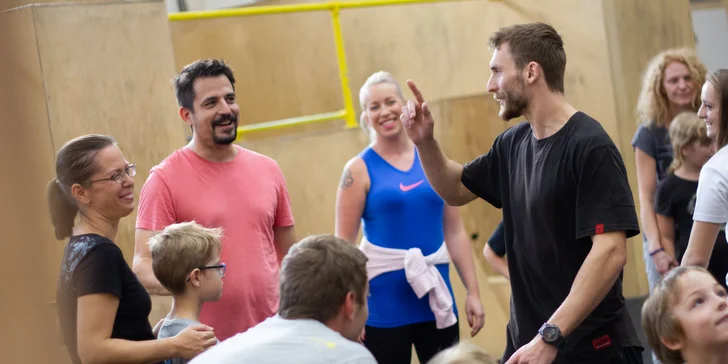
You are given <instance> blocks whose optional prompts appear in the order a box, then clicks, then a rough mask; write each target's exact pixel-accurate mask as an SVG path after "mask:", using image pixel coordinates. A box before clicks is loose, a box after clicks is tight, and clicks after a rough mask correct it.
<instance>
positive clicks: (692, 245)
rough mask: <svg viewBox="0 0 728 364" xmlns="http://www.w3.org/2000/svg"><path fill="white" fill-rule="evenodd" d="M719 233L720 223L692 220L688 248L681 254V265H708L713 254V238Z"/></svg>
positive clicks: (704, 266)
mask: <svg viewBox="0 0 728 364" xmlns="http://www.w3.org/2000/svg"><path fill="white" fill-rule="evenodd" d="M719 233H720V224H715V223H712V222H703V221H694V222H693V229H692V230H691V231H690V241H688V249H687V250H685V255H683V258H682V263H681V264H680V265H682V266H688V265H698V266H701V267H703V268H707V267H708V262H709V261H710V256H711V254H713V246H714V245H715V239H716V238H718V234H719Z"/></svg>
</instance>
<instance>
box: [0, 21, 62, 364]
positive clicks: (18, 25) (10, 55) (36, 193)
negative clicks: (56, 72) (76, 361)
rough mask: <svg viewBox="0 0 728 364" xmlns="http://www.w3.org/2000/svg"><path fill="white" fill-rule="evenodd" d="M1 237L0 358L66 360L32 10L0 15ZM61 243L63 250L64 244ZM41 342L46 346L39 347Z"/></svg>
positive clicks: (49, 156)
mask: <svg viewBox="0 0 728 364" xmlns="http://www.w3.org/2000/svg"><path fill="white" fill-rule="evenodd" d="M0 48H2V49H5V50H12V51H11V52H6V53H5V54H4V56H3V57H2V59H0V85H2V88H0V114H1V115H3V117H2V118H0V120H1V121H0V122H1V123H2V130H3V132H2V134H1V135H0V148H1V150H2V152H0V169H1V170H2V171H3V173H2V178H1V179H0V180H1V181H2V184H1V185H0V187H2V188H0V201H2V202H3V207H2V209H0V228H1V229H2V232H3V238H2V239H1V240H0V241H1V243H0V244H2V251H3V261H4V263H3V264H1V265H0V274H2V276H3V277H6V278H7V279H5V287H4V292H5V293H4V294H3V295H2V297H3V298H2V300H0V301H1V303H0V322H2V323H3V326H4V329H3V330H0V362H2V363H50V362H53V363H59V364H64V363H66V362H65V361H64V355H65V351H64V349H63V347H62V346H60V345H56V344H55V343H56V342H57V338H56V337H55V336H54V334H55V325H54V323H55V311H54V306H52V305H48V304H47V302H49V301H52V300H53V297H54V293H55V279H54V276H55V275H54V273H55V271H54V270H53V268H52V267H53V265H52V264H49V263H50V262H53V261H55V260H56V254H55V253H56V251H57V248H58V247H59V245H58V244H56V241H55V239H53V229H52V227H51V224H50V219H49V216H48V207H47V204H46V200H45V196H46V193H45V191H46V185H47V183H48V181H49V180H50V178H51V177H50V176H51V174H52V173H51V170H52V168H51V166H52V164H53V149H52V148H51V143H50V135H49V133H48V115H47V111H46V110H47V109H46V105H45V97H44V85H43V79H42V76H41V70H40V62H39V59H38V49H37V45H36V33H35V29H34V22H33V13H32V11H31V10H29V9H25V10H18V11H10V12H5V13H0ZM61 248H62V247H61ZM39 343H42V346H43V350H38V345H39Z"/></svg>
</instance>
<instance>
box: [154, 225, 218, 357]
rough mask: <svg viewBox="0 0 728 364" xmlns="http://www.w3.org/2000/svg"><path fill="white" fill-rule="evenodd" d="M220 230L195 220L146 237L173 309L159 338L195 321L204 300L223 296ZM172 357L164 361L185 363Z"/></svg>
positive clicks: (158, 276) (175, 332)
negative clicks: (171, 300) (203, 225)
mask: <svg viewBox="0 0 728 364" xmlns="http://www.w3.org/2000/svg"><path fill="white" fill-rule="evenodd" d="M221 237H222V230H221V229H219V228H215V229H210V228H205V227H202V226H201V225H199V224H197V223H196V222H194V221H193V222H183V223H177V224H172V225H169V226H167V227H166V228H165V229H164V230H163V231H162V232H161V233H159V234H157V235H155V236H153V237H152V238H151V239H149V251H150V253H151V255H152V269H153V271H154V275H155V276H156V277H157V279H158V280H159V282H160V283H161V284H162V285H164V287H165V288H167V289H168V290H169V291H170V292H171V293H172V298H173V304H172V310H171V311H170V313H169V314H168V315H167V317H166V318H165V319H164V322H163V323H162V325H161V327H160V329H159V339H163V338H166V337H172V336H175V335H176V334H177V333H178V332H180V331H182V330H184V329H185V328H186V327H187V326H190V325H194V324H198V323H199V320H200V310H201V309H202V305H203V303H204V302H210V301H217V300H219V299H220V297H221V296H222V278H223V277H224V276H225V268H226V266H225V263H223V262H221V261H220V251H221V249H222V246H221ZM187 362H188V361H186V360H184V359H182V358H175V359H170V360H167V361H165V364H184V363H187Z"/></svg>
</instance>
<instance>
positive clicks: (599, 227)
mask: <svg viewBox="0 0 728 364" xmlns="http://www.w3.org/2000/svg"><path fill="white" fill-rule="evenodd" d="M602 233H604V224H597V234H602Z"/></svg>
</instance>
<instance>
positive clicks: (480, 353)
mask: <svg viewBox="0 0 728 364" xmlns="http://www.w3.org/2000/svg"><path fill="white" fill-rule="evenodd" d="M427 364H495V361H494V360H493V358H491V357H490V355H488V353H486V352H485V350H483V349H481V348H479V347H478V346H476V345H475V344H473V343H471V342H468V341H463V342H460V343H459V344H457V345H455V346H452V347H450V348H447V349H445V350H443V351H441V352H439V353H438V354H437V355H435V356H434V357H433V358H432V359H431V360H430V361H429V362H427Z"/></svg>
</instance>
